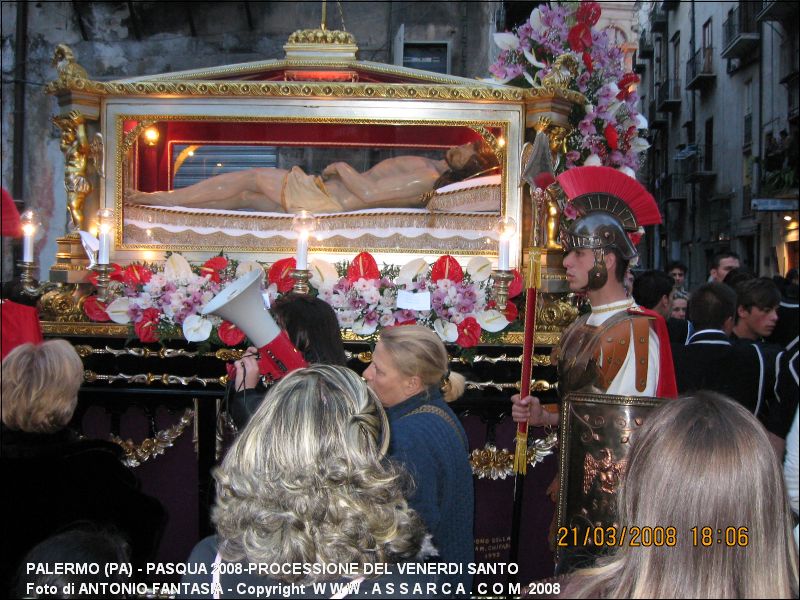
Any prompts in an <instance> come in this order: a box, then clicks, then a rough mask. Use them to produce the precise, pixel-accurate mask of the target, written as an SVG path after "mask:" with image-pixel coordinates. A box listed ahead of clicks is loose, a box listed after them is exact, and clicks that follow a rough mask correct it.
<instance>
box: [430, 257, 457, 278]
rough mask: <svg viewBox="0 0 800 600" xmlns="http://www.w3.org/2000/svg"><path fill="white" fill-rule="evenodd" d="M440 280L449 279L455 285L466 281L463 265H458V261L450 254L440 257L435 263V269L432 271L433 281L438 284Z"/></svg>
mask: <svg viewBox="0 0 800 600" xmlns="http://www.w3.org/2000/svg"><path fill="white" fill-rule="evenodd" d="M440 279H449V280H450V281H453V282H455V283H458V282H460V281H461V280H462V279H464V271H463V269H462V268H461V265H460V264H458V261H457V260H456V259H455V258H453V257H452V256H450V255H449V254H445V255H444V256H440V257H439V259H438V260H437V261H436V262H435V263H433V268H432V269H431V281H432V282H433V283H436V282H437V281H439V280H440Z"/></svg>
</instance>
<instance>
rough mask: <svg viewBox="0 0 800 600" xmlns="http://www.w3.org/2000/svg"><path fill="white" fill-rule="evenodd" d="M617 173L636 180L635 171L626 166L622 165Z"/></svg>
mask: <svg viewBox="0 0 800 600" xmlns="http://www.w3.org/2000/svg"><path fill="white" fill-rule="evenodd" d="M617 171H619V172H620V173H625V175H627V176H628V177H632V178H633V179H636V171H634V170H633V169H631V168H630V167H628V166H625V165H622V166H621V167H620V168H619V169H617Z"/></svg>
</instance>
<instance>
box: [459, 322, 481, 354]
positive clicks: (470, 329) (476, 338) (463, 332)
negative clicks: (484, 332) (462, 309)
mask: <svg viewBox="0 0 800 600" xmlns="http://www.w3.org/2000/svg"><path fill="white" fill-rule="evenodd" d="M456 329H458V338H457V339H456V344H458V345H459V346H461V347H462V348H472V347H473V346H477V345H478V342H480V341H481V326H480V323H478V322H477V321H476V320H475V317H467V318H466V319H464V320H463V321H461V323H459V324H458V325H456Z"/></svg>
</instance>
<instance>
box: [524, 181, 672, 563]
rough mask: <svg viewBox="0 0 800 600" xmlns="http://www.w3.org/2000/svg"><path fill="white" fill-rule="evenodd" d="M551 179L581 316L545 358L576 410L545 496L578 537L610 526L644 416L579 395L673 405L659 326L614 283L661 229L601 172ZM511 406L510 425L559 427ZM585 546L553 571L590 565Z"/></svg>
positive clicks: (654, 209)
mask: <svg viewBox="0 0 800 600" xmlns="http://www.w3.org/2000/svg"><path fill="white" fill-rule="evenodd" d="M557 180H558V183H559V184H560V186H561V189H562V190H563V192H564V194H565V196H566V198H567V202H566V204H565V206H564V208H563V211H562V212H563V215H562V220H561V245H562V247H563V249H564V252H565V255H564V268H565V269H566V274H567V282H568V284H569V288H570V290H571V291H573V292H575V293H583V294H585V295H586V297H587V299H588V300H589V303H590V305H591V312H589V313H587V314H584V315H582V316H581V317H579V318H578V319H577V320H576V321H575V323H573V324H572V325H571V326H570V327H569V328H567V330H566V331H564V334H563V335H562V337H561V343H560V344H559V346H558V347H557V348H556V349H555V351H554V353H553V359H554V362H555V363H556V364H557V367H558V390H559V394H560V396H561V398H562V401H563V400H566V399H567V398H568V396H570V395H571V394H576V393H578V392H580V397H575V398H574V399H573V400H570V401H569V402H570V404H569V406H573V403H578V404H579V405H580V409H579V410H580V415H581V417H582V418H578V419H577V422H576V424H575V425H574V426H572V423H573V421H572V416H573V412H574V411H573V410H572V409H570V411H569V412H566V411H564V412H563V414H566V415H568V416H569V422H568V423H564V424H563V425H562V429H561V437H562V438H565V439H561V440H560V442H561V457H560V461H559V462H560V465H561V467H560V468H561V473H560V475H559V476H558V477H557V479H556V481H554V482H553V484H551V486H550V489H549V490H548V493H549V494H550V495H551V497H554V496H555V493H556V490H557V491H558V494H559V500H558V503H559V510H558V525H560V526H565V527H567V528H568V529H569V530H575V529H577V530H580V531H581V535H582V534H583V531H586V528H589V527H592V526H600V527H608V526H613V525H614V524H615V523H616V510H615V504H616V493H617V488H618V485H619V483H620V481H621V479H622V477H623V476H624V471H625V467H626V465H627V454H628V452H629V449H630V439H631V435H632V434H633V433H634V431H635V429H636V428H637V426H638V425H637V424H640V423H641V417H643V416H644V415H645V414H646V412H645V411H643V410H642V409H640V408H639V407H635V406H630V404H632V401H630V400H628V399H626V398H621V399H620V398H613V399H612V398H608V400H602V401H593V400H591V399H590V400H588V404H587V403H586V399H587V398H591V396H586V394H591V395H594V396H595V397H597V396H598V395H600V397H601V398H602V396H603V395H613V396H616V397H619V396H624V397H631V396H650V397H661V398H673V397H675V396H676V395H677V391H676V385H675V371H674V367H673V363H672V352H671V350H670V344H669V334H668V332H667V326H666V322H665V321H664V318H663V317H662V316H661V315H659V314H658V313H656V312H654V311H652V310H648V309H645V308H642V307H640V306H638V305H637V304H636V303H635V302H634V300H633V298H631V297H629V296H628V294H627V292H626V289H625V286H624V283H623V281H624V278H625V273H626V272H627V270H628V268H629V267H630V266H631V265H632V264H635V262H636V261H637V259H638V253H637V251H636V244H637V243H638V241H639V239H640V238H641V235H642V233H643V229H642V227H643V226H644V225H651V224H655V223H660V222H661V216H660V214H659V211H658V206H657V205H656V202H655V200H654V199H653V196H652V195H651V194H649V193H648V192H647V190H646V189H645V188H644V187H643V186H642V185H641V184H640V183H639V182H637V181H636V180H635V179H633V178H631V177H629V176H628V175H625V174H624V173H621V172H620V171H617V170H615V169H611V168H608V167H577V168H574V169H570V170H569V171H566V172H565V173H562V174H561V175H560V176H559V177H558V178H557ZM512 402H513V407H512V416H513V418H514V420H515V421H517V422H525V421H527V422H528V423H529V424H530V425H534V426H542V425H551V426H552V425H556V424H558V422H559V415H558V413H552V412H549V411H546V410H544V408H543V407H542V406H541V404H540V403H539V400H538V398H534V397H531V396H528V397H525V398H520V396H519V395H516V396H514V397H513V398H512ZM578 404H576V406H577V405H578ZM623 406H624V408H622V407H623ZM621 408H622V410H620V409H621ZM648 410H649V409H648ZM552 533H553V537H555V530H553V532H552ZM580 539H583V537H580ZM591 539H592V538H591V537H589V538H587V540H589V542H588V544H581V545H580V546H571V547H569V548H561V549H560V550H561V551H560V561H559V566H558V569H557V570H558V572H565V570H568V569H570V568H572V567H574V566H577V565H580V564H585V563H587V562H589V561H591V560H593V559H594V558H596V557H597V554H598V552H599V551H602V546H599V547H596V546H592V545H591V544H592V541H591ZM576 543H580V542H576Z"/></svg>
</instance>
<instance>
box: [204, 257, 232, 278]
mask: <svg viewBox="0 0 800 600" xmlns="http://www.w3.org/2000/svg"><path fill="white" fill-rule="evenodd" d="M227 266H228V259H227V258H225V257H224V256H215V257H214V258H209V259H208V260H207V261H206V262H205V263H203V266H202V267H200V275H202V276H203V277H208V279H209V280H211V281H214V282H216V283H219V281H220V277H219V272H220V271H222V270H223V269H224V268H225V267H227Z"/></svg>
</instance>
